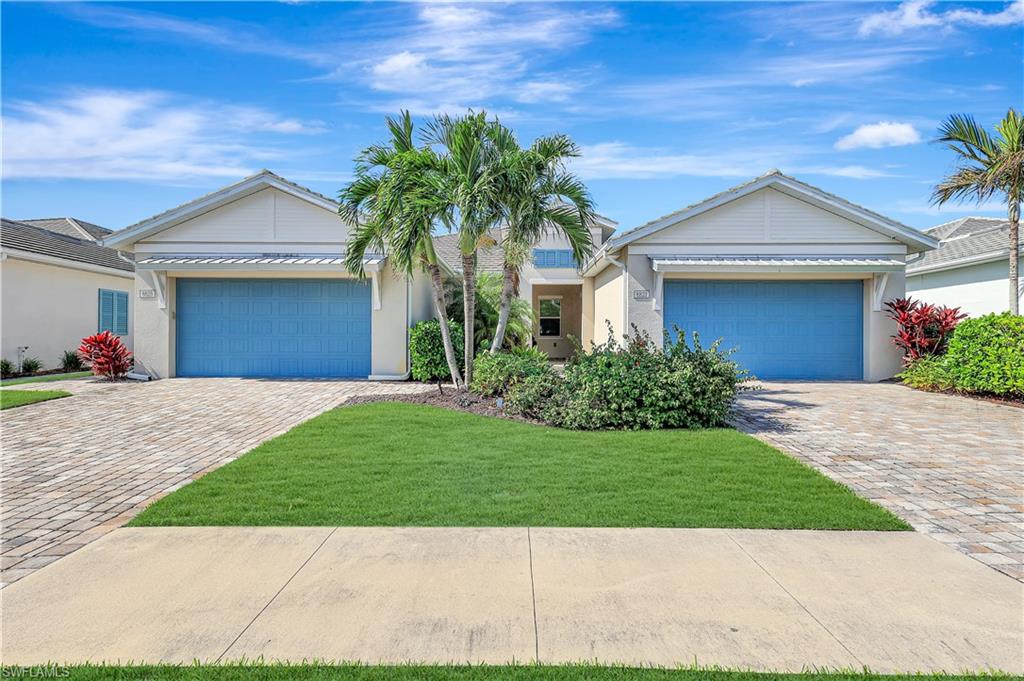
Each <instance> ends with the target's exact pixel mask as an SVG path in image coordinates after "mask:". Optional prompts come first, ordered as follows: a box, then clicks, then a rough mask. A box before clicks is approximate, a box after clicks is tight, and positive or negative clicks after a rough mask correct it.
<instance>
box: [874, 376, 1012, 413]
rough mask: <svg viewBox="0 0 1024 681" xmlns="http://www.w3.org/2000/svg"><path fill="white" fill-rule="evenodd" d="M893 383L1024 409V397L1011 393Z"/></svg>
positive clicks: (926, 391) (894, 381)
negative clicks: (931, 387) (968, 390)
mask: <svg viewBox="0 0 1024 681" xmlns="http://www.w3.org/2000/svg"><path fill="white" fill-rule="evenodd" d="M892 382H893V383H896V384H897V385H902V386H903V387H905V388H908V389H910V390H920V391H921V392H923V393H937V394H939V395H951V396H953V397H965V398H967V399H969V400H978V401H979V402H992V403H994V404H1002V405H1005V406H1007V407H1016V408H1017V409H1024V397H1013V396H1012V395H994V394H992V393H967V392H961V391H959V390H928V389H926V388H913V387H911V386H909V385H906V384H904V383H900V382H899V380H896V379H893V381H892Z"/></svg>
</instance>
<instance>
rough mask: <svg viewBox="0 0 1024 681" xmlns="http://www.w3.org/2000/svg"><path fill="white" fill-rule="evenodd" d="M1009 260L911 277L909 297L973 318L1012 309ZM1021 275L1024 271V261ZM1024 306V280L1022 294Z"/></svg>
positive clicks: (908, 282) (1020, 293) (909, 280)
mask: <svg viewBox="0 0 1024 681" xmlns="http://www.w3.org/2000/svg"><path fill="white" fill-rule="evenodd" d="M1007 260H1008V259H1004V260H999V261H996V262H986V263H980V264H978V265H970V266H968V267H957V268H955V269H951V270H943V271H942V272H926V273H924V274H912V275H909V276H908V277H907V293H908V294H911V295H912V296H913V297H914V298H917V299H919V300H923V301H924V302H926V303H932V304H934V305H946V306H948V307H959V308H960V309H961V310H962V311H963V312H966V313H967V314H968V315H970V316H971V317H980V316H982V315H986V314H990V313H993V312H1006V311H1007V310H1009V309H1010V300H1009V299H1010V284H1009V279H1008V275H1009V271H1010V266H1009V263H1008V262H1007ZM1019 262H1020V267H1019V268H1018V271H1024V258H1021V259H1020V261H1019ZM1018 299H1019V300H1020V301H1021V302H1022V303H1024V280H1022V284H1021V287H1020V290H1019V291H1018Z"/></svg>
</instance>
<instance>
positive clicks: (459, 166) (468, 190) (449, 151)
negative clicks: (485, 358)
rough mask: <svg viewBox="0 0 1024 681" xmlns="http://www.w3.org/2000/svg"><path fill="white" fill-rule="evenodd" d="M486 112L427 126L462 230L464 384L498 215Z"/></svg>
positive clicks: (455, 222)
mask: <svg viewBox="0 0 1024 681" xmlns="http://www.w3.org/2000/svg"><path fill="white" fill-rule="evenodd" d="M493 125H494V123H492V122H490V121H488V120H487V114H486V112H483V111H481V112H480V113H474V112H472V111H471V112H469V113H468V114H467V115H465V116H456V117H451V116H448V115H440V116H437V117H435V118H434V120H433V121H432V122H431V123H430V124H429V125H428V126H427V132H426V134H425V135H424V140H425V141H426V142H427V144H428V145H431V146H432V147H438V148H439V152H441V153H442V154H443V155H442V156H441V158H442V160H443V164H444V166H443V167H444V171H443V178H442V181H443V184H444V188H445V189H444V191H445V194H446V196H447V200H448V203H449V206H450V213H449V215H450V216H451V221H450V223H449V224H450V225H451V226H454V227H455V228H456V229H457V230H458V234H459V251H460V253H461V256H462V302H463V306H462V322H463V326H464V330H465V338H466V340H465V345H464V346H463V353H464V356H465V367H466V373H465V383H466V385H469V384H470V382H471V381H472V379H473V355H474V352H475V347H474V343H473V338H474V337H475V333H474V326H475V325H474V321H475V319H476V314H475V307H476V253H477V250H478V249H479V248H480V246H482V245H485V244H487V243H488V242H489V241H490V237H489V235H488V232H489V230H490V228H491V227H493V226H494V225H495V223H496V222H497V220H498V218H499V217H500V207H499V204H498V201H497V198H496V182H495V177H496V173H495V165H494V161H495V153H494V145H493V144H492V143H491V139H490V134H489V130H490V128H491V127H492V126H493Z"/></svg>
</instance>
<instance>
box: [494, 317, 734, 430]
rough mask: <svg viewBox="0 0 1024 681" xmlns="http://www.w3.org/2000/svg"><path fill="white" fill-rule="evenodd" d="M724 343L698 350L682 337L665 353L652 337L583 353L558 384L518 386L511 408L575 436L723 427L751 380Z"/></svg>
mask: <svg viewBox="0 0 1024 681" xmlns="http://www.w3.org/2000/svg"><path fill="white" fill-rule="evenodd" d="M729 354H730V353H729V352H723V351H721V350H719V348H718V343H714V344H712V345H711V346H710V347H708V348H704V347H702V346H701V345H700V340H699V338H698V337H697V335H696V334H694V335H693V345H692V346H691V345H689V344H688V343H687V339H686V337H685V336H684V335H683V334H682V333H680V332H678V331H677V333H676V339H675V340H672V339H671V338H670V337H669V335H668V334H666V335H665V344H664V349H663V348H660V347H658V346H657V345H656V344H655V343H654V342H653V341H652V340H651V338H650V336H648V335H647V334H643V333H639V332H637V331H636V330H635V329H634V334H633V336H631V337H628V338H626V339H625V342H624V343H619V342H618V341H616V340H615V338H614V337H613V336H612V335H611V334H609V339H608V341H607V342H606V343H603V344H601V345H595V346H594V347H593V349H592V350H591V351H590V352H583V351H582V350H581V349H580V348H577V352H576V354H575V356H574V357H573V359H571V360H570V361H569V363H568V364H567V365H566V367H565V372H564V375H563V376H561V377H559V376H558V375H557V374H554V373H553V372H552V375H551V376H550V377H532V378H528V379H526V380H524V381H521V382H520V383H517V384H516V385H514V386H513V387H512V388H511V389H510V391H509V394H508V396H507V402H508V408H509V410H510V411H513V412H514V413H521V414H523V415H525V416H530V417H533V418H541V419H543V420H545V421H547V422H548V423H551V424H552V425H556V426H561V427H563V428H570V429H573V430H599V429H627V430H641V429H643V430H649V429H658V428H707V427H712V426H718V425H722V424H723V423H724V422H725V419H726V417H727V416H728V414H729V409H730V407H731V406H732V402H733V399H734V398H735V397H736V392H737V391H738V390H739V383H740V381H742V380H743V378H744V377H745V376H746V372H745V371H744V370H743V369H741V368H740V367H739V366H738V365H737V364H736V363H735V362H733V361H732V360H730V359H729Z"/></svg>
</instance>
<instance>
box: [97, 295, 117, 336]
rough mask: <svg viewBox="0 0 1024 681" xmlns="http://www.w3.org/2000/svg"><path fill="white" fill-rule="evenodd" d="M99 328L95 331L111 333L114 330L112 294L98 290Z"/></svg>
mask: <svg viewBox="0 0 1024 681" xmlns="http://www.w3.org/2000/svg"><path fill="white" fill-rule="evenodd" d="M99 308H100V309H99V322H98V324H97V326H98V327H99V328H98V329H97V331H99V332H103V331H112V330H113V328H114V292H113V291H104V290H103V289H100V302H99Z"/></svg>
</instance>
